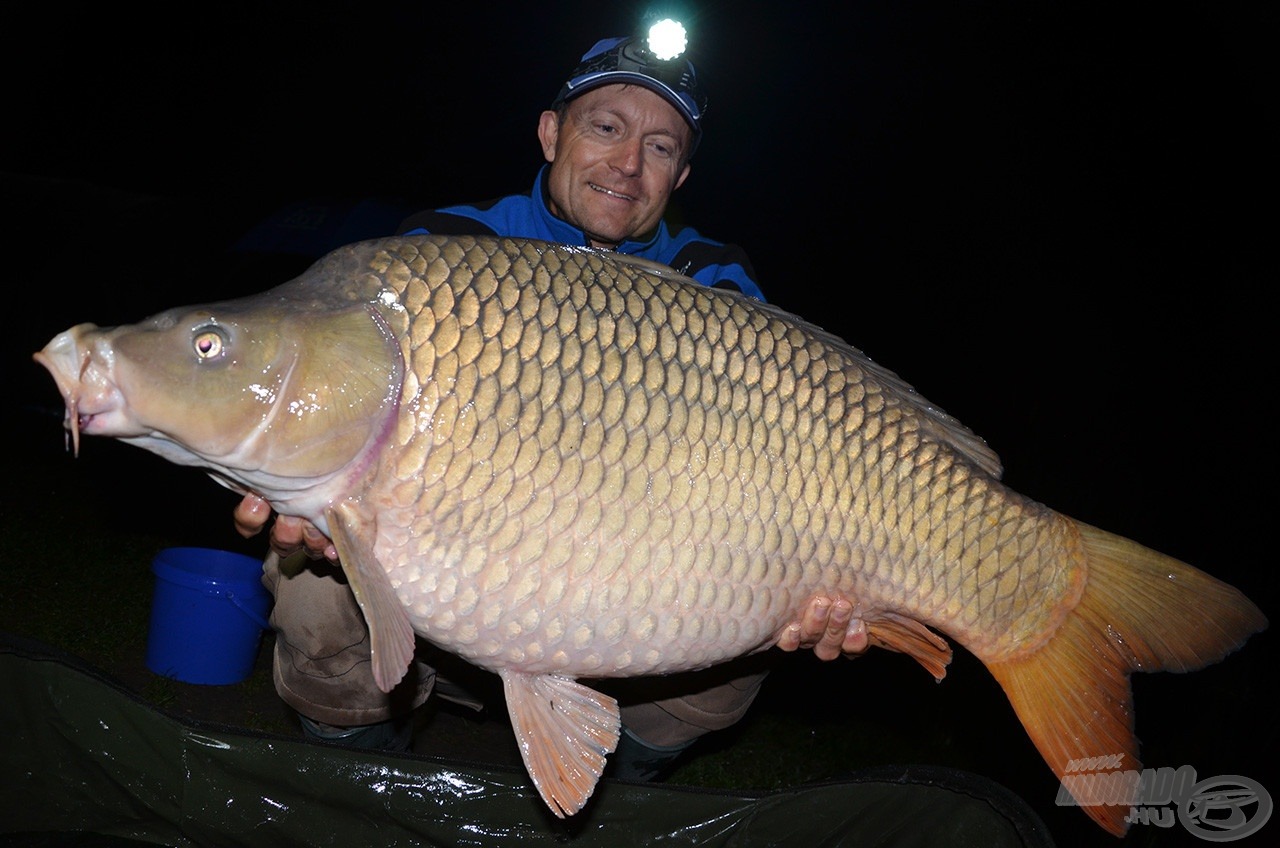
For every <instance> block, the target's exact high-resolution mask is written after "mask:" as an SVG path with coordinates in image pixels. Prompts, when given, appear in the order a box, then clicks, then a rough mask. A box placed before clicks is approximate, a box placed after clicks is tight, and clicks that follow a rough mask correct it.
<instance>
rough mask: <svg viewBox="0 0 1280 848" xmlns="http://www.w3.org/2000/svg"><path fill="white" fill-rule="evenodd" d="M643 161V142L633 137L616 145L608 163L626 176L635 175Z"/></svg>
mask: <svg viewBox="0 0 1280 848" xmlns="http://www.w3.org/2000/svg"><path fill="white" fill-rule="evenodd" d="M643 161H644V144H643V143H642V142H641V140H640V139H635V140H628V141H624V142H623V143H621V144H619V145H617V146H616V147H615V148H614V150H613V157H612V159H611V161H610V164H611V165H612V166H613V167H614V168H615V169H617V170H618V171H621V172H622V173H624V174H626V175H627V176H635V175H636V174H638V173H640V168H641V166H642V164H643Z"/></svg>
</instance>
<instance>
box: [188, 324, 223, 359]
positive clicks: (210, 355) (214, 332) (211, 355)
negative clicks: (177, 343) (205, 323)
mask: <svg viewBox="0 0 1280 848" xmlns="http://www.w3.org/2000/svg"><path fill="white" fill-rule="evenodd" d="M226 346H227V340H226V337H225V336H224V335H223V334H222V330H220V329H219V328H217V327H204V328H202V329H200V330H197V331H196V334H195V337H194V338H193V339H192V340H191V348H192V350H194V351H195V354H196V358H197V359H200V360H202V361H205V362H208V361H209V360H213V359H218V358H219V357H221V356H222V352H223V350H225V349H226Z"/></svg>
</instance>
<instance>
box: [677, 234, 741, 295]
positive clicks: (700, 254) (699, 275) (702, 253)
mask: <svg viewBox="0 0 1280 848" xmlns="http://www.w3.org/2000/svg"><path fill="white" fill-rule="evenodd" d="M669 264H670V265H671V267H672V268H675V269H676V270H677V271H679V272H680V273H681V274H684V275H685V276H687V277H692V278H693V279H695V280H697V281H698V282H700V283H702V284H703V285H704V286H712V287H714V288H718V289H731V290H736V291H740V292H742V293H743V294H745V295H748V296H749V297H754V298H755V299H756V300H764V299H765V296H764V292H763V291H761V289H760V284H759V283H757V282H756V271H755V268H753V267H752V266H751V260H750V259H748V258H747V252H746V251H745V250H743V249H742V248H741V247H739V246H738V245H736V244H717V243H715V242H708V241H693V242H690V243H689V244H686V245H685V246H684V247H683V248H681V249H680V251H679V252H678V253H677V254H676V255H675V258H674V260H673V261H672V262H671V263H669Z"/></svg>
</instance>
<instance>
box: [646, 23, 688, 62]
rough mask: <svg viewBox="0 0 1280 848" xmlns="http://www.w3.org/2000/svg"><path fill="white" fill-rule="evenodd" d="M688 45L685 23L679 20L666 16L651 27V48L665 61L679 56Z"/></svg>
mask: <svg viewBox="0 0 1280 848" xmlns="http://www.w3.org/2000/svg"><path fill="white" fill-rule="evenodd" d="M688 45H689V41H688V39H686V38H685V31H684V25H683V24H681V23H680V22H679V21H673V20H671V19H670V18H664V19H663V20H660V21H658V22H657V23H656V24H654V25H653V26H651V27H649V50H650V52H652V53H653V55H654V56H656V57H658V58H659V59H662V60H663V61H666V60H668V59H674V58H675V57H677V56H679V55H680V54H681V53H683V52H684V49H685V47H687V46H688Z"/></svg>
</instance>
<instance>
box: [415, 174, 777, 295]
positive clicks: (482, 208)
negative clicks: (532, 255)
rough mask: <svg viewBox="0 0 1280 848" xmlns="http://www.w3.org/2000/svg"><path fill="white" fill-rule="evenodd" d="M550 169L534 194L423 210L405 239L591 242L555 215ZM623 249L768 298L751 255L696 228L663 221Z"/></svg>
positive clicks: (702, 280) (716, 283)
mask: <svg viewBox="0 0 1280 848" xmlns="http://www.w3.org/2000/svg"><path fill="white" fill-rule="evenodd" d="M547 167H548V166H546V165H544V166H543V167H542V169H541V170H539V171H538V176H537V178H536V179H535V180H534V182H533V189H532V190H531V191H530V192H529V193H528V194H512V195H508V196H507V197H502V198H498V199H497V200H490V201H486V202H483V203H476V204H464V205H461V206H446V207H444V208H442V209H429V210H426V211H424V212H418V213H415V214H413V215H410V216H409V217H408V218H406V219H405V220H404V221H403V222H402V223H401V224H400V232H399V235H413V234H419V233H438V234H441V235H495V236H506V237H514V238H535V239H542V240H544V241H551V242H557V243H559V244H571V245H586V244H588V243H589V242H588V240H587V235H586V233H584V232H583V231H582V230H580V229H578V228H577V227H575V226H573V225H572V224H569V223H567V222H565V221H562V220H561V219H559V218H557V217H556V216H555V215H552V214H551V210H550V209H549V208H548V206H547V195H546V180H545V177H546V173H547ZM617 251H618V252H619V253H627V254H632V255H634V256H640V257H643V258H645V259H651V260H653V261H654V262H661V263H663V264H664V265H670V266H671V267H672V268H675V269H676V270H677V271H679V272H680V273H682V274H684V275H686V276H688V277H692V278H693V279H695V280H697V281H698V282H700V283H702V284H703V285H704V286H715V287H717V288H727V289H734V290H737V291H741V292H743V293H744V294H747V295H750V296H751V297H754V298H756V299H757V300H764V299H765V298H764V294H763V292H761V291H760V286H759V285H757V284H756V280H755V270H754V269H753V268H752V267H751V262H750V260H748V259H747V254H746V252H745V251H743V250H742V248H740V247H738V246H737V245H734V244H724V243H722V242H718V241H715V240H713V239H709V238H707V237H706V236H704V235H702V234H701V233H699V232H698V231H697V230H695V229H694V228H693V227H681V228H680V229H678V230H676V231H675V232H674V233H673V232H671V230H670V229H669V228H668V227H667V224H666V222H665V221H662V222H659V224H658V226H657V228H656V229H655V230H654V231H653V233H652V234H650V235H649V237H648V238H647V239H646V240H645V241H632V240H630V239H628V240H627V241H624V242H623V243H622V244H620V245H618V247H617Z"/></svg>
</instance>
